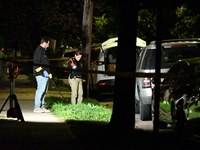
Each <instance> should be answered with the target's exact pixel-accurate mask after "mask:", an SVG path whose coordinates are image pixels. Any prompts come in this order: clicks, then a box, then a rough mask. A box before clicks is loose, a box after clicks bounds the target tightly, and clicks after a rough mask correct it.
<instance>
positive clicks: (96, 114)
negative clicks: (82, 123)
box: [46, 97, 112, 122]
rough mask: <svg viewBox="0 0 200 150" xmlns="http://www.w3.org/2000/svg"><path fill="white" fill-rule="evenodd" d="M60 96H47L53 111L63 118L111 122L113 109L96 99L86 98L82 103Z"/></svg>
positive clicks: (48, 103)
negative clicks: (72, 102) (74, 102)
mask: <svg viewBox="0 0 200 150" xmlns="http://www.w3.org/2000/svg"><path fill="white" fill-rule="evenodd" d="M67 100H68V101H65V100H63V99H62V98H59V97H47V98H46V102H47V105H48V106H49V107H50V108H51V112H52V113H53V114H54V115H55V116H57V117H58V118H60V119H62V120H66V121H67V120H87V121H105V122H109V121H110V118H111V114H112V111H111V110H110V109H108V108H105V107H103V106H101V105H100V104H99V102H98V101H97V100H96V99H90V98H88V99H84V100H83V103H82V104H70V98H67Z"/></svg>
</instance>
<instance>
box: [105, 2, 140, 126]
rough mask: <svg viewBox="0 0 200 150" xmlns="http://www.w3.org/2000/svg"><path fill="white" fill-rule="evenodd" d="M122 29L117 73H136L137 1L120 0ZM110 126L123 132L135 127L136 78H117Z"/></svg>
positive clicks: (125, 76)
mask: <svg viewBox="0 0 200 150" xmlns="http://www.w3.org/2000/svg"><path fill="white" fill-rule="evenodd" d="M119 9H120V18H119V19H120V29H119V40H118V50H117V62H116V71H117V72H119V73H120V72H127V73H128V72H135V70H136V37H137V22H138V10H139V4H138V2H135V1H131V0H130V1H122V0H119ZM109 126H110V127H111V128H117V129H118V128H119V129H121V128H122V127H123V130H126V129H127V130H128V129H131V128H132V129H134V126H135V77H134V76H132V77H128V76H127V75H126V74H124V75H123V76H116V77H115V93H114V104H113V113H112V117H111V121H110V124H109Z"/></svg>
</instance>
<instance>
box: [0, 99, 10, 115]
mask: <svg viewBox="0 0 200 150" xmlns="http://www.w3.org/2000/svg"><path fill="white" fill-rule="evenodd" d="M9 99H10V95H9V96H8V98H7V99H6V101H5V102H4V104H3V106H2V107H1V110H0V113H1V111H2V110H3V108H4V106H5V105H6V103H7V101H8V100H9Z"/></svg>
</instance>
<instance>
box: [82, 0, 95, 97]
mask: <svg viewBox="0 0 200 150" xmlns="http://www.w3.org/2000/svg"><path fill="white" fill-rule="evenodd" d="M92 18H93V1H92V0H84V10H83V23H82V24H83V25H82V33H83V37H82V51H83V52H84V57H83V62H84V67H85V68H86V69H87V70H88V69H90V57H91V42H92ZM85 76H86V77H85V78H86V83H84V84H83V86H84V97H87V98H88V97H89V80H88V73H86V75H85Z"/></svg>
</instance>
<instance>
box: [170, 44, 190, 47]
mask: <svg viewBox="0 0 200 150" xmlns="http://www.w3.org/2000/svg"><path fill="white" fill-rule="evenodd" d="M174 47H188V45H186V44H180V45H172V48H174Z"/></svg>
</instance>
